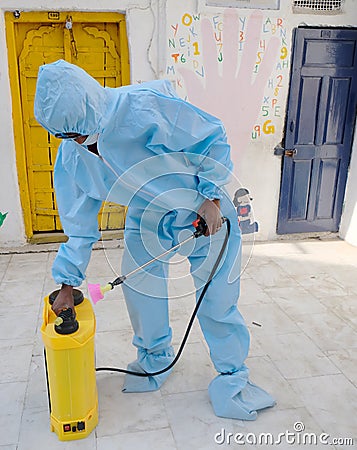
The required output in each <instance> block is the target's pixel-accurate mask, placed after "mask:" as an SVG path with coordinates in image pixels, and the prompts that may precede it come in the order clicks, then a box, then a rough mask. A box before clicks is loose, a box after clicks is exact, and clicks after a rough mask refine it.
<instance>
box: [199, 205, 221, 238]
mask: <svg viewBox="0 0 357 450" xmlns="http://www.w3.org/2000/svg"><path fill="white" fill-rule="evenodd" d="M198 215H199V216H200V217H202V219H203V220H204V221H205V222H206V224H207V231H206V233H205V236H209V235H213V234H215V233H217V231H219V230H220V229H221V227H222V215H221V210H220V201H219V199H214V200H208V199H207V200H205V201H204V202H203V203H202V205H201V207H200V209H199V210H198Z"/></svg>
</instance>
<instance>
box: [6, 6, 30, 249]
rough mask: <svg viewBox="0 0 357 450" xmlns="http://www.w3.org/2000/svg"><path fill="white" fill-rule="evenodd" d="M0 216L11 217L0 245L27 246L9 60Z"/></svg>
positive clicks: (7, 220)
mask: <svg viewBox="0 0 357 450" xmlns="http://www.w3.org/2000/svg"><path fill="white" fill-rule="evenodd" d="M6 53H7V48H6V41H5V30H4V16H3V14H1V15H0V55H6ZM0 98H1V108H0V124H1V127H0V130H1V148H0V155H1V156H0V180H1V181H0V212H1V213H2V214H4V213H6V212H7V213H8V214H7V216H6V219H5V220H4V222H3V224H2V226H1V227H0V245H10V246H11V245H18V244H22V243H25V234H24V233H25V230H24V224H23V215H22V209H21V205H20V197H19V187H18V183H17V168H16V160H15V146H14V137H13V136H14V134H13V127H12V116H11V97H10V87H9V73H8V66H7V61H6V58H1V60H0Z"/></svg>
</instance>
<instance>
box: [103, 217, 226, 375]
mask: <svg viewBox="0 0 357 450" xmlns="http://www.w3.org/2000/svg"><path fill="white" fill-rule="evenodd" d="M225 222H226V224H227V225H226V227H227V229H226V235H225V237H224V241H223V244H222V247H221V250H220V252H219V255H218V257H217V259H216V262H215V263H214V266H213V268H212V270H211V273H210V274H209V277H208V280H207V281H206V284H205V285H204V287H203V289H202V292H201V295H200V297H199V299H198V300H197V303H196V306H195V309H194V310H193V313H192V315H191V318H190V321H189V322H188V325H187V328H186V331H185V335H184V337H183V339H182V342H181V345H180V348H179V350H178V352H177V355H176V357H175V359H174V360H173V361H172V362H171V363H170V364H169V365H168V366H167V367H165V368H164V369H161V370H158V371H157V372H134V371H132V370H127V369H118V368H116V367H97V368H96V369H95V370H96V371H97V372H102V371H109V372H120V373H127V374H129V375H135V376H138V377H153V376H155V375H160V374H162V373H164V372H167V371H168V370H170V369H171V368H172V367H173V366H174V365H175V364H176V363H177V361H178V360H179V358H180V356H181V353H182V352H183V349H184V347H185V345H186V341H187V339H188V336H189V334H190V331H191V328H192V325H193V321H194V320H195V318H196V315H197V312H198V309H199V307H200V305H201V303H202V300H203V298H204V296H205V294H206V291H207V289H208V286H209V285H210V284H211V281H212V279H213V277H214V274H215V273H216V271H217V268H218V266H219V264H220V262H221V260H222V257H223V253H224V251H225V249H226V247H227V243H228V239H229V235H230V232H231V223H230V221H229V219H226V220H225Z"/></svg>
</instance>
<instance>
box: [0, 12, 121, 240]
mask: <svg viewBox="0 0 357 450" xmlns="http://www.w3.org/2000/svg"><path fill="white" fill-rule="evenodd" d="M68 15H71V17H72V18H73V19H74V20H77V21H78V22H81V23H92V22H93V21H94V20H95V21H97V22H107V23H117V24H119V34H120V49H119V51H120V56H121V58H120V65H121V74H122V85H126V84H129V83H130V69H129V68H130V64H129V49H128V39H127V32H126V20H125V18H126V17H125V14H123V13H119V12H100V11H98V12H81V11H67V10H61V11H31V12H21V13H20V15H19V16H17V15H15V12H10V11H6V12H5V35H6V46H7V58H8V69H9V83H10V92H11V106H12V124H13V137H14V144H15V147H14V149H15V159H16V167H17V175H18V186H19V193H20V203H21V209H22V217H23V221H24V227H25V236H26V238H27V240H28V242H38V241H40V242H44V241H46V236H47V237H48V236H50V241H51V242H55V241H56V242H60V241H64V240H66V239H67V238H66V236H65V235H64V234H63V233H60V232H55V233H39V234H38V238H36V236H37V234H36V235H35V234H34V232H33V221H32V215H31V203H30V192H29V187H28V177H27V164H26V152H25V136H24V128H23V120H24V119H23V114H22V107H21V91H20V78H19V66H18V56H17V48H16V29H15V28H16V24H17V23H48V24H50V23H60V22H61V21H62V20H61V19H62V17H63V16H64V17H67V16H68ZM56 17H57V18H56Z"/></svg>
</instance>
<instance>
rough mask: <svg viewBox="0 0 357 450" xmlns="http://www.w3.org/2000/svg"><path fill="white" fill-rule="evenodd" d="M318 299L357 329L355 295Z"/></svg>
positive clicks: (356, 296)
mask: <svg viewBox="0 0 357 450" xmlns="http://www.w3.org/2000/svg"><path fill="white" fill-rule="evenodd" d="M356 284H357V283H356ZM320 301H321V303H323V304H324V305H325V307H328V309H329V310H330V311H331V312H333V313H334V314H336V316H338V317H340V318H341V319H342V320H344V321H345V322H346V323H348V325H350V326H351V327H353V328H354V329H355V330H357V295H354V294H353V295H344V296H341V297H334V296H326V297H324V298H321V300H320Z"/></svg>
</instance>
